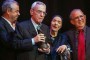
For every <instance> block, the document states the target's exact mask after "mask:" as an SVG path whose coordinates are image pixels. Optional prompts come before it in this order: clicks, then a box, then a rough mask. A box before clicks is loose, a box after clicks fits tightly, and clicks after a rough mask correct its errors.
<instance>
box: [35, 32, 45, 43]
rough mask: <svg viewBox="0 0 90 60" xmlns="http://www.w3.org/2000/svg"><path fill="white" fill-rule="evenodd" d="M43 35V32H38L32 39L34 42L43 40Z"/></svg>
mask: <svg viewBox="0 0 90 60" xmlns="http://www.w3.org/2000/svg"><path fill="white" fill-rule="evenodd" d="M45 38H46V37H45V36H44V34H38V35H37V36H35V37H34V41H35V43H38V42H45Z"/></svg>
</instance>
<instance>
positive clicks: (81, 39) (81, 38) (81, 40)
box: [78, 30, 85, 60]
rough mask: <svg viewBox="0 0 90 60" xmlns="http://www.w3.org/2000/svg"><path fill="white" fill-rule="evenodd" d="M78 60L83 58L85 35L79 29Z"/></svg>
mask: <svg viewBox="0 0 90 60" xmlns="http://www.w3.org/2000/svg"><path fill="white" fill-rule="evenodd" d="M78 60H85V37H84V31H83V30H80V31H79V34H78Z"/></svg>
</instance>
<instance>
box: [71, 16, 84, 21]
mask: <svg viewBox="0 0 90 60" xmlns="http://www.w3.org/2000/svg"><path fill="white" fill-rule="evenodd" d="M84 16H85V15H80V16H77V17H75V18H73V20H78V19H79V18H83V17H84Z"/></svg>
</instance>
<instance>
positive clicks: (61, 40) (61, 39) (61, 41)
mask: <svg viewBox="0 0 90 60" xmlns="http://www.w3.org/2000/svg"><path fill="white" fill-rule="evenodd" d="M51 40H52V39H51ZM61 45H68V42H67V37H66V35H65V34H61V33H58V36H57V37H56V38H55V40H54V41H53V42H52V47H51V58H52V59H51V60H61V58H60V55H59V54H58V53H57V52H56V49H57V48H58V47H59V46H61Z"/></svg>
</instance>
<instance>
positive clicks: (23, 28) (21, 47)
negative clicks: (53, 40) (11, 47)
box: [14, 20, 49, 60]
mask: <svg viewBox="0 0 90 60" xmlns="http://www.w3.org/2000/svg"><path fill="white" fill-rule="evenodd" d="M41 30H42V31H43V33H44V34H45V36H46V37H49V29H48V27H47V26H46V25H44V24H42V25H41ZM36 35H37V33H36V30H35V28H34V26H33V24H32V22H31V20H27V21H24V22H21V23H20V24H19V25H18V28H17V34H16V37H15V40H14V42H15V46H16V45H17V46H16V47H15V48H16V49H17V50H18V53H17V54H18V55H17V60H46V55H45V53H41V52H39V51H38V50H37V48H38V44H35V45H32V41H31V39H32V38H34V37H35V36H36ZM46 40H47V39H46Z"/></svg>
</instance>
